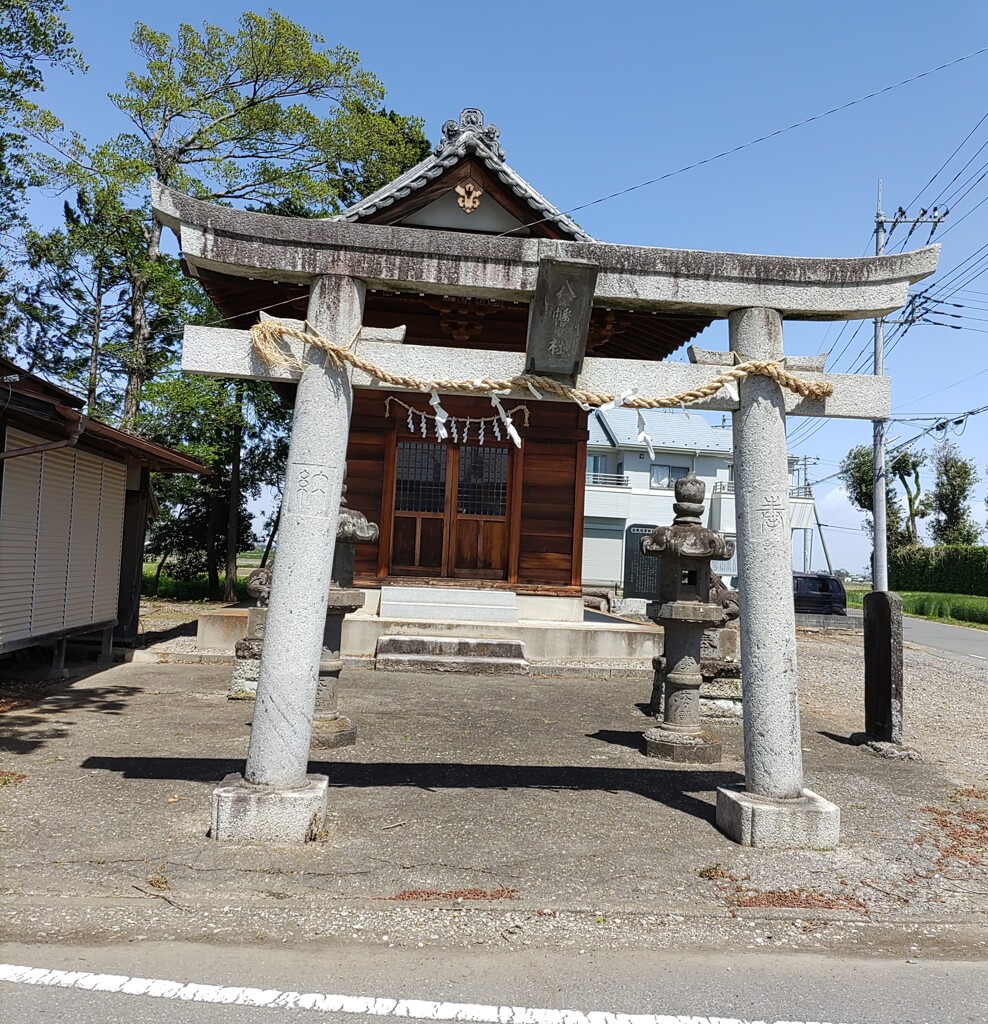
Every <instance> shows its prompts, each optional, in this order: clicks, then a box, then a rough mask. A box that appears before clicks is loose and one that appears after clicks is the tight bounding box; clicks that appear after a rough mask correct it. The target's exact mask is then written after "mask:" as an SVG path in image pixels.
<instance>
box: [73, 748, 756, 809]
mask: <svg viewBox="0 0 988 1024" xmlns="http://www.w3.org/2000/svg"><path fill="white" fill-rule="evenodd" d="M81 767H82V768H85V769H87V770H89V771H94V770H95V771H109V772H119V773H120V774H121V775H122V776H123V777H124V778H125V779H180V780H183V781H188V782H219V780H220V779H222V778H223V777H224V776H226V775H229V774H230V773H231V772H241V771H243V767H244V762H243V761H242V760H232V759H228V758H189V757H88V758H86V760H85V761H84V762H83V763H82V765H81ZM309 771H310V772H317V773H319V774H322V775H327V776H328V777H329V784H330V786H331V787H333V788H335V789H348V788H378V787H380V788H387V787H392V786H402V787H404V786H408V787H413V788H415V789H422V790H426V791H428V792H431V791H435V790H441V789H501V790H510V789H541V790H547V791H553V790H555V791H579V792H601V793H634V794H636V795H638V796H641V797H644V798H646V799H648V800H655V801H657V802H659V803H662V804H665V805H666V806H667V807H671V808H673V809H675V810H677V811H684V812H686V813H687V814H692V815H693V816H694V817H697V818H701V819H703V820H704V821H708V822H711V823H712V822H713V821H714V806H713V804H710V803H707V802H705V801H703V800H699V799H697V798H696V796H694V794H696V793H713V792H714V791H715V790H716V789H717V788H718V787H719V786H734V785H738V784H740V783H743V782H744V776H743V775H739V774H738V773H737V772H731V771H707V770H703V771H701V770H694V769H683V770H677V769H673V768H651V767H649V768H606V767H593V766H582V765H523V764H517V765H516V764H454V763H448V762H439V763H428V762H426V763H419V762H396V763H393V764H389V763H383V764H378V763H369V764H364V763H360V762H356V761H343V762H325V763H318V762H310V764H309Z"/></svg>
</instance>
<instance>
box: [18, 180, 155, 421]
mask: <svg viewBox="0 0 988 1024" xmlns="http://www.w3.org/2000/svg"><path fill="white" fill-rule="evenodd" d="M63 220H64V223H63V226H62V227H60V228H55V229H53V230H51V231H48V232H46V233H41V232H38V231H29V232H28V233H27V236H26V238H25V247H26V250H27V261H26V262H27V267H28V268H29V269H30V271H31V274H32V277H33V278H34V280H35V282H36V284H37V286H39V287H40V288H41V289H42V291H43V293H44V294H45V295H46V296H47V297H48V298H49V301H50V302H51V304H52V306H53V307H54V308H55V309H56V310H57V317H56V318H55V322H54V323H52V324H51V325H50V326H51V330H52V332H53V333H54V336H55V339H56V340H57V341H58V342H59V345H60V348H61V352H62V353H63V356H62V358H63V361H64V364H63V365H62V366H60V367H59V368H58V372H59V374H60V376H62V377H63V378H65V379H67V380H68V381H70V382H74V381H78V382H80V383H81V384H82V385H83V386H84V387H85V392H86V398H87V405H88V410H89V413H90V415H100V414H101V412H102V411H103V410H102V409H101V406H100V402H99V388H100V382H101V376H103V375H102V374H101V368H102V367H101V359H100V356H101V348H102V343H103V340H104V338H105V337H106V336H110V337H113V336H114V335H119V334H120V332H121V331H122V330H125V329H126V312H127V292H126V282H127V259H128V256H129V254H130V252H131V251H132V250H133V248H134V246H135V244H139V241H138V240H139V238H140V235H141V221H140V215H139V213H138V212H137V211H134V210H128V209H126V208H125V207H123V206H121V205H120V203H119V202H118V201H117V199H116V197H115V196H114V195H113V194H112V193H107V192H106V191H103V192H102V193H101V194H100V195H98V196H96V197H95V198H93V197H90V196H89V195H87V194H86V193H85V192H82V191H80V192H79V193H78V194H77V196H76V201H75V204H74V205H73V204H72V203H69V202H66V203H65V204H64V207H63ZM103 379H104V381H105V382H106V378H105V376H104V378H103ZM105 404H106V405H107V407H109V405H110V403H105Z"/></svg>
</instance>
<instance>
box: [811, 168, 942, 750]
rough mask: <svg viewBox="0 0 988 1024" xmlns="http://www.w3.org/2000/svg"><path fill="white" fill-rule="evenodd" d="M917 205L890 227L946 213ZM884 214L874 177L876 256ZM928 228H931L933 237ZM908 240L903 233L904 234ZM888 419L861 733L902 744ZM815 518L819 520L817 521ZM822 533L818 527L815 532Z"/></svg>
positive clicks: (934, 220)
mask: <svg viewBox="0 0 988 1024" xmlns="http://www.w3.org/2000/svg"><path fill="white" fill-rule="evenodd" d="M926 213H927V211H926V210H920V211H919V216H918V217H907V216H906V211H905V210H904V209H903V208H902V207H901V206H900V207H899V209H898V210H896V213H895V217H894V218H892V227H893V228H894V227H895V226H896V225H897V224H902V223H907V224H911V225H912V227H911V228H910V229H909V234H910V235H911V234H912V233H913V231H915V230H916V225H917V224H932V225H933V231H935V230H936V226H937V225H938V224H939V223H940V221H942V220H943V218H944V217H946V216H947V211H946V210H943V211H942V212H941V211H940V210H939V209H938V208H937V207H935V206H934V207H933V210H932V216H929V217H927V215H926ZM885 224H886V218H885V214H884V213H883V212H882V179H881V178H879V179H878V209H877V210H876V211H875V255H876V256H882V255H884V253H885ZM933 231H931V232H930V236H931V237H932V235H933ZM907 239H908V236H907ZM874 369H875V374H876V376H881V375H882V374H883V373H884V371H885V320H884V318H883V317H880V316H879V317H876V318H875V367H874ZM887 422H888V421H887V420H875V421H874V444H875V448H874V478H873V484H874V492H873V493H874V503H873V504H872V516H873V518H874V522H875V532H874V545H875V547H874V555H873V558H872V592H871V593H870V594H865V597H864V670H865V671H864V677H865V680H864V682H865V686H864V689H865V693H864V697H865V732H866V733H867V734H868V735H869V736H870V737H872V739H876V740H879V741H881V742H883V743H891V744H895V745H898V744H901V743H902V714H903V685H904V678H905V676H904V672H903V662H902V598H900V597H899V595H898V594H890V593H889V569H888V522H887V521H886V514H885V513H886V508H887V506H886V503H885V492H886V487H887V484H886V475H885V426H886V423H887ZM817 522H818V523H819V520H817ZM820 536H821V537H822V536H823V531H822V530H821V531H820Z"/></svg>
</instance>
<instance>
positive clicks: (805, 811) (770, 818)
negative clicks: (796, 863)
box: [717, 786, 840, 850]
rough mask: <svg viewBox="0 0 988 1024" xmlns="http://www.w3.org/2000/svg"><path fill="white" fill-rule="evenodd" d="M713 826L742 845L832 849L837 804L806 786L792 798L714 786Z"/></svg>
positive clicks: (836, 828)
mask: <svg viewBox="0 0 988 1024" xmlns="http://www.w3.org/2000/svg"><path fill="white" fill-rule="evenodd" d="M717 827H718V828H719V829H720V830H721V832H723V833H724V835H726V836H727V837H728V838H729V839H733V840H734V842H736V843H740V844H741V845H742V846H758V847H762V848H763V849H768V850H832V849H834V848H835V847H836V846H837V843H838V840H839V839H840V808H839V807H838V806H837V805H836V804H832V803H830V801H829V800H824V799H823V797H821V796H817V795H816V793H813V792H811V791H810V790H808V789H804V790H803V795H802V797H799V798H797V799H795V800H770V799H769V798H768V797H763V796H756V795H755V794H754V793H748V792H747V791H746V790H745V789H744V787H743V786H736V787H735V786H730V787H728V786H724V787H721V788H720V789H718V790H717Z"/></svg>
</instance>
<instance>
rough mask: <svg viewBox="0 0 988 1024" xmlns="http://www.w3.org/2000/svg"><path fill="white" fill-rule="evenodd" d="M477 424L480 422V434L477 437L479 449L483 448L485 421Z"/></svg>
mask: <svg viewBox="0 0 988 1024" xmlns="http://www.w3.org/2000/svg"><path fill="white" fill-rule="evenodd" d="M479 422H480V434H479V437H478V441H479V444H480V447H481V448H483V447H484V427H485V426H486V424H487V421H486V420H480V421H479Z"/></svg>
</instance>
